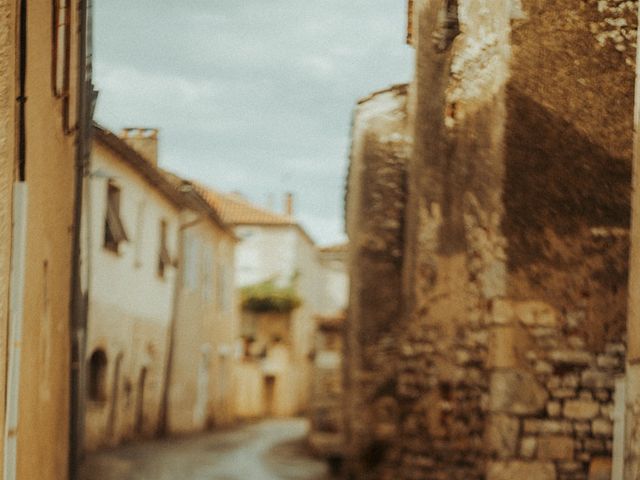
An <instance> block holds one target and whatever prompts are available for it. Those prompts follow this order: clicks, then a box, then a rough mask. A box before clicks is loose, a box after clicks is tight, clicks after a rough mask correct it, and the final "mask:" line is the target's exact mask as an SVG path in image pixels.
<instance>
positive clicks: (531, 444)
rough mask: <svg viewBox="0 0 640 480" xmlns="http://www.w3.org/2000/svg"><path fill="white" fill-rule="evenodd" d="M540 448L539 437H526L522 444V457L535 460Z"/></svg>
mask: <svg viewBox="0 0 640 480" xmlns="http://www.w3.org/2000/svg"><path fill="white" fill-rule="evenodd" d="M537 448H538V439H537V437H524V438H523V439H522V441H521V442H520V455H521V456H522V457H523V458H527V459H529V458H533V457H534V456H535V454H536V450H537Z"/></svg>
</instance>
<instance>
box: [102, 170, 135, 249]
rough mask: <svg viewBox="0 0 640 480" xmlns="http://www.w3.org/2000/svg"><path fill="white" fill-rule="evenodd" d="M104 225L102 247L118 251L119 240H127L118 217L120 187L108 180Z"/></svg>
mask: <svg viewBox="0 0 640 480" xmlns="http://www.w3.org/2000/svg"><path fill="white" fill-rule="evenodd" d="M104 223H105V226H104V248H106V249H107V250H110V251H112V252H114V253H118V247H119V246H120V243H121V242H126V241H128V240H129V237H128V236H127V232H126V230H125V228H124V225H123V223H122V219H121V218H120V189H119V188H118V187H117V186H115V185H114V184H113V183H111V182H109V184H108V186H107V214H106V216H105V222H104Z"/></svg>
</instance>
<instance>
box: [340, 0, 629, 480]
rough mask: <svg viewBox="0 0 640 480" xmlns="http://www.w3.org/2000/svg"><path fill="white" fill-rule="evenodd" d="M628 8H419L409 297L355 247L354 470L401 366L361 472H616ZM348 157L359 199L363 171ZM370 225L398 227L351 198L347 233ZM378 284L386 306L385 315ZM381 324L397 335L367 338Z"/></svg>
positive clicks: (448, 475)
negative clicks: (386, 419)
mask: <svg viewBox="0 0 640 480" xmlns="http://www.w3.org/2000/svg"><path fill="white" fill-rule="evenodd" d="M614 3H615V5H614ZM632 7H633V5H631V6H630V5H627V3H625V2H617V3H616V2H599V3H597V4H596V3H595V2H590V1H584V2H572V1H560V2H551V1H533V0H531V1H526V0H525V1H523V2H520V1H517V0H513V1H504V2H503V1H489V0H487V1H463V0H458V1H455V0H448V1H445V0H443V1H441V2H430V1H416V2H414V5H413V15H414V17H413V19H412V25H413V34H412V43H413V45H414V46H415V48H416V75H415V79H414V81H413V84H412V85H411V88H410V95H409V101H408V106H407V112H408V117H409V118H408V125H409V126H408V129H409V131H410V132H411V134H412V136H413V142H412V152H411V155H410V157H409V161H408V162H407V167H406V172H407V173H406V175H407V177H406V185H407V198H406V208H405V210H404V216H402V217H400V216H398V217H396V218H403V221H404V236H403V237H400V240H401V242H402V243H401V245H400V251H401V252H402V256H403V258H402V262H403V268H402V284H401V285H400V287H399V291H397V290H396V298H400V299H401V305H399V306H398V305H397V304H396V303H395V302H394V301H389V299H388V298H385V297H384V296H382V295H379V294H378V293H377V292H378V291H379V290H380V289H382V288H387V289H388V288H389V282H388V281H387V282H384V284H383V282H381V281H380V280H379V279H377V278H375V276H369V277H367V278H366V281H363V280H362V277H364V276H363V275H362V273H361V272H362V271H365V270H364V268H365V267H364V266H363V265H365V263H364V262H365V261H366V257H359V256H357V255H353V256H352V259H351V266H350V268H351V273H352V281H353V282H354V283H353V285H354V291H353V292H352V297H351V305H350V312H349V320H348V324H347V330H348V335H347V339H348V342H351V343H348V346H347V348H348V350H347V351H348V352H349V355H348V361H349V362H350V363H348V365H347V369H346V371H347V382H348V383H347V387H348V389H347V391H348V392H353V391H354V390H356V389H359V391H361V392H363V393H362V394H361V395H360V397H359V398H360V400H361V401H360V403H358V402H357V401H356V400H357V398H356V399H354V397H353V394H351V393H350V395H352V397H351V398H350V399H349V402H348V405H350V406H351V407H352V409H351V410H348V411H347V419H348V425H349V427H350V434H351V437H350V438H348V440H349V445H350V446H351V447H352V448H354V446H355V450H351V451H350V452H349V453H350V454H351V458H352V459H357V458H358V455H362V452H364V451H365V448H364V442H363V441H362V440H358V439H359V436H360V438H365V437H366V438H372V439H374V438H376V437H375V435H374V433H372V432H373V430H374V423H373V422H371V421H370V417H367V414H368V412H370V411H371V410H373V407H372V405H374V402H373V401H372V399H373V398H375V397H373V396H372V394H371V392H370V391H367V388H368V387H369V386H371V385H380V384H382V383H383V382H384V381H385V378H387V377H388V376H389V374H390V373H395V374H396V378H397V381H394V382H391V383H388V384H387V386H388V388H387V390H385V395H384V398H385V402H386V403H387V404H388V405H391V406H392V408H391V409H390V410H391V411H393V412H394V414H393V418H394V419H396V421H395V422H390V425H392V427H391V428H390V429H389V431H390V432H392V434H391V435H390V436H389V437H388V439H387V441H386V442H381V443H378V444H375V445H374V446H375V447H376V448H374V449H370V450H369V451H370V452H373V454H372V457H375V458H376V464H375V468H371V464H369V465H367V464H366V462H362V461H361V462H360V466H362V465H365V466H368V467H370V468H369V469H368V470H367V469H366V468H365V470H359V471H357V470H356V472H357V473H360V474H361V473H362V472H363V471H365V472H367V475H369V476H364V477H362V476H361V477H358V476H357V475H356V477H355V478H381V479H383V478H393V479H396V478H399V479H415V480H418V479H420V480H423V479H425V480H431V479H434V480H435V479H461V480H462V479H465V480H468V479H485V478H487V479H492V480H502V479H513V478H530V479H544V480H546V479H549V480H551V479H554V480H569V479H573V480H578V479H595V478H608V476H607V475H608V474H609V473H608V472H610V470H611V450H612V430H613V427H612V418H611V414H612V409H613V389H614V381H615V378H616V376H619V375H621V374H622V373H623V372H624V357H625V343H626V326H625V318H626V296H627V263H628V261H627V257H628V249H629V239H628V223H629V212H630V210H629V196H630V195H629V194H630V152H631V144H632V143H631V134H630V131H631V130H630V125H631V118H632V117H631V113H632V107H631V106H632V103H633V102H632V101H631V100H630V96H632V93H633V62H632V61H631V60H630V58H631V57H632V56H633V55H631V53H630V51H631V50H633V43H634V39H635V37H634V36H633V34H631V33H629V32H630V31H633V30H634V29H635V25H636V24H637V23H636V22H637V20H636V16H635V13H634V12H633V11H632V10H633V8H632ZM609 27H611V28H609ZM614 30H615V32H614ZM607 32H608V33H607ZM616 32H617V33H616ZM605 86H606V88H604V87H605ZM603 119H605V120H604V121H603ZM360 134H361V132H360V131H359V130H358V129H357V128H354V133H353V142H354V152H359V151H362V150H363V149H365V147H363V145H362V137H361V136H360ZM367 142H369V143H371V144H372V145H373V146H374V147H375V145H376V142H377V139H376V138H372V139H368V140H367ZM365 158H366V157H365ZM390 158H391V155H390ZM351 162H352V164H351V174H352V176H351V177H350V181H349V186H350V190H349V195H350V196H351V197H354V196H355V198H358V197H357V195H358V193H355V194H354V189H355V188H357V186H358V182H361V181H362V180H361V179H360V178H358V180H354V176H353V172H354V171H356V172H357V169H358V166H359V165H360V164H359V163H358V162H362V160H361V158H360V157H359V156H358V155H354V154H352V158H351ZM378 181H379V180H376V182H373V183H369V185H370V187H369V188H371V186H377V184H378V183H377V182H378ZM354 186H355V187H354ZM356 192H357V190H356ZM363 204H364V202H363ZM349 205H351V207H350V206H349ZM354 205H356V206H354ZM358 208H360V210H359V209H358ZM354 216H358V218H354ZM360 216H361V217H362V218H363V219H366V221H367V222H368V223H367V225H368V228H369V229H370V231H372V232H376V228H381V227H382V226H383V225H384V221H387V220H388V216H387V217H385V218H384V221H383V220H381V219H378V218H376V217H375V216H372V215H370V214H368V212H367V211H366V210H363V209H361V207H360V206H359V205H358V204H356V203H355V202H354V201H353V199H352V200H351V202H348V208H347V220H348V222H347V223H348V225H357V224H358V222H360V221H362V222H364V220H361V219H360V218H359V217H360ZM373 222H377V225H375V224H373ZM352 228H353V227H352ZM350 235H351V234H350ZM351 240H352V242H353V238H352V239H351ZM352 252H356V253H357V252H358V250H356V247H355V246H354V247H353V250H352ZM379 277H382V276H379ZM384 278H385V280H387V279H388V278H389V276H385V277H384ZM391 278H393V277H391ZM366 290H368V291H369V292H370V295H371V297H372V298H373V299H375V300H378V299H381V300H384V301H385V306H384V308H380V305H379V303H376V302H375V301H374V302H370V303H371V304H372V306H373V308H375V309H376V310H375V315H373V316H371V315H367V313H369V311H367V310H365V309H363V308H362V303H363V302H362V301H361V299H360V298H361V297H363V296H364V295H363V293H362V291H366ZM391 308H394V309H397V310H391ZM396 312H400V317H399V320H397V318H398V317H397V316H396V315H397V314H396ZM373 321H375V322H376V323H375V324H376V325H377V326H378V327H377V329H376V330H375V331H376V332H381V331H382V332H384V334H385V335H382V336H381V335H378V336H375V335H371V334H367V332H368V331H371V327H370V326H368V325H367V323H366V322H373ZM385 325H386V326H385ZM396 325H401V329H399V330H393V327H394V326H396ZM383 328H384V330H383ZM382 340H386V341H388V342H389V345H397V346H398V348H391V349H389V350H386V351H385V350H383V349H382V348H380V347H381V345H382ZM376 359H377V360H378V362H380V366H379V367H378V368H377V369H376V370H375V375H369V376H365V375H363V374H362V372H367V369H366V368H363V365H366V364H365V363H364V362H366V361H368V362H370V363H371V364H372V365H376V363H375V362H376ZM355 361H359V362H361V363H360V364H355ZM385 367H386V368H385ZM369 371H371V369H370V370H369ZM354 378H356V379H357V378H360V379H361V380H360V383H355V382H354ZM365 379H366V380H365ZM349 382H351V383H349ZM365 405H369V407H368V408H367V407H365ZM360 458H362V457H360Z"/></svg>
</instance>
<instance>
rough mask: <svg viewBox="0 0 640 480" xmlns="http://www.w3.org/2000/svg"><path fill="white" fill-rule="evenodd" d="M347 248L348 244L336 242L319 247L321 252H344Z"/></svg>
mask: <svg viewBox="0 0 640 480" xmlns="http://www.w3.org/2000/svg"><path fill="white" fill-rule="evenodd" d="M348 249H349V244H348V243H347V242H345V243H338V244H336V245H327V246H326V247H321V248H320V252H322V253H344V252H346V251H347V250H348Z"/></svg>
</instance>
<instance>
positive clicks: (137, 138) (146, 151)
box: [120, 128, 158, 167]
mask: <svg viewBox="0 0 640 480" xmlns="http://www.w3.org/2000/svg"><path fill="white" fill-rule="evenodd" d="M120 138H121V139H122V140H124V142H125V143H126V144H127V145H129V146H130V147H131V148H133V149H134V150H135V151H136V152H137V153H138V154H140V155H142V156H143V157H144V158H145V160H147V161H148V162H149V163H150V164H151V165H153V166H154V167H157V166H158V129H157V128H124V129H123V130H122V133H121V134H120Z"/></svg>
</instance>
